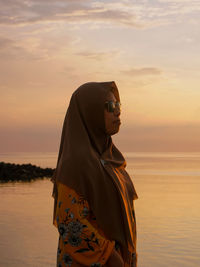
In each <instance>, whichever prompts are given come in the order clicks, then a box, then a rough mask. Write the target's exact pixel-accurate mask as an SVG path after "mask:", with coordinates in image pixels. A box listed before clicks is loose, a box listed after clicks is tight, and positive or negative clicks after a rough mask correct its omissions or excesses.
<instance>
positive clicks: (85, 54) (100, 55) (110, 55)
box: [76, 51, 120, 60]
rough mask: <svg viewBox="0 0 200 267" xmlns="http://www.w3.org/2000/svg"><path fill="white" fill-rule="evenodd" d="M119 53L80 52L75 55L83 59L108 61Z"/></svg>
mask: <svg viewBox="0 0 200 267" xmlns="http://www.w3.org/2000/svg"><path fill="white" fill-rule="evenodd" d="M119 54H120V51H110V52H90V51H82V52H78V53H76V55H78V56H82V57H85V58H87V59H95V60H108V59H109V58H113V57H115V56H118V55H119Z"/></svg>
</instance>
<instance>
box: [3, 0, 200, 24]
mask: <svg viewBox="0 0 200 267" xmlns="http://www.w3.org/2000/svg"><path fill="white" fill-rule="evenodd" d="M198 11H200V2H199V1H195V0H183V1H182V0H181V1H180V0H179V1H178V0H177V1H173V0H156V1H142V0H140V1H139V0H136V1H134V3H133V1H132V0H131V1H130V0H127V1H119V0H115V1H98V0H97V1H91V0H62V1H61V0H49V1H48V0H29V1H28V0H26V1H24V0H0V24H1V25H20V26H21V25H27V24H35V23H49V22H64V23H79V24H81V23H91V22H95V23H100V24H104V25H112V26H113V25H123V26H126V27H133V28H147V27H152V26H156V25H157V26H158V25H161V24H163V23H164V24H170V23H173V22H174V21H179V20H180V19H181V18H183V17H184V16H185V15H188V14H193V13H197V12H198ZM91 26H92V25H91Z"/></svg>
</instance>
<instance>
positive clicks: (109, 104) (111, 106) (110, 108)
mask: <svg viewBox="0 0 200 267" xmlns="http://www.w3.org/2000/svg"><path fill="white" fill-rule="evenodd" d="M116 108H118V109H121V103H120V102H114V101H109V102H107V110H108V112H114V110H115V109H116Z"/></svg>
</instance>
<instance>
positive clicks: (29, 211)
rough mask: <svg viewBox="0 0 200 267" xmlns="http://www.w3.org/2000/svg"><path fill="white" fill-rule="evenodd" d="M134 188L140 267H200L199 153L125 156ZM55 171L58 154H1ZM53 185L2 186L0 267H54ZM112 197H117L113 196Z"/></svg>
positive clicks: (0, 155)
mask: <svg viewBox="0 0 200 267" xmlns="http://www.w3.org/2000/svg"><path fill="white" fill-rule="evenodd" d="M124 156H125V158H126V162H127V171H128V172H129V174H130V176H131V178H132V181H133V183H134V185H135V188H136V191H137V194H138V197H139V198H138V199H137V200H135V213H136V223H137V252H138V267H169V266H170V267H199V266H200V153H196V152H195V153H175V152H173V153H164V152H163V153H150V152H140V153H139V152H137V153H136V152H133V153H132V152H127V153H125V152H124ZM0 161H4V162H10V163H19V164H21V163H31V164H34V165H37V166H40V167H51V168H55V166H56V162H57V153H44V152H41V153H0ZM52 188H53V185H52V183H51V181H50V179H48V178H45V179H38V180H35V181H31V182H8V183H0V214H1V219H0V267H53V266H54V267H55V266H56V253H57V244H58V231H57V229H56V227H55V226H54V225H53V224H52V215H53V198H52ZM111 197H112V196H111Z"/></svg>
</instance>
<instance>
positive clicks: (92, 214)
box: [52, 82, 137, 267]
mask: <svg viewBox="0 0 200 267" xmlns="http://www.w3.org/2000/svg"><path fill="white" fill-rule="evenodd" d="M119 127H120V97H119V92H118V89H117V86H116V84H115V83H114V82H102V83H101V82H100V83H94V82H92V83H86V84H83V85H82V86H80V87H79V88H78V89H77V90H76V91H75V92H74V93H73V94H72V97H71V100H70V104H69V107H68V110H67V113H66V116H65V120H64V124H63V130H62V136H61V143H60V150H59V155H58V161H57V166H56V170H55V172H54V175H53V177H52V182H54V188H53V194H52V196H53V197H54V199H55V201H54V215H53V224H54V225H55V226H56V227H57V228H58V231H59V242H58V253H57V266H59V267H60V266H72V267H73V266H93V267H95V266H96V267H100V266H113V267H122V266H125V267H128V266H134V267H135V266H136V265H137V253H136V223H135V213H134V205H133V202H134V200H135V199H137V194H136V191H135V189H134V186H133V183H132V181H131V179H130V177H129V175H128V173H127V172H126V170H125V167H126V161H125V159H124V157H123V155H122V154H121V152H120V151H119V150H118V149H117V148H116V146H115V145H114V144H113V142H112V138H111V135H113V134H116V133H117V132H118V131H119Z"/></svg>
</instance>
